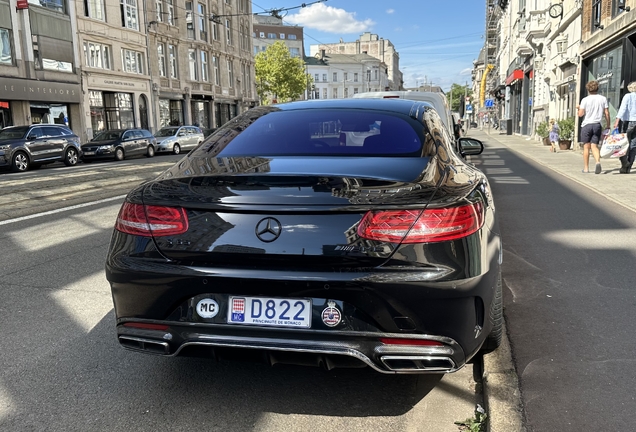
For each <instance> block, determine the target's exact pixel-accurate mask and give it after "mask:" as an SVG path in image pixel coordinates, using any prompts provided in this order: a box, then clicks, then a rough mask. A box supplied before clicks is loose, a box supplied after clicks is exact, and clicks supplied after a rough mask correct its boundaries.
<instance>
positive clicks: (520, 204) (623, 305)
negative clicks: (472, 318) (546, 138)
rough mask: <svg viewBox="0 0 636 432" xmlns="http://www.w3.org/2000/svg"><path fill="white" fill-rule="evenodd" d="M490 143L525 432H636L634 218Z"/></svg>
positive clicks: (485, 164)
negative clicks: (631, 431) (524, 416)
mask: <svg viewBox="0 0 636 432" xmlns="http://www.w3.org/2000/svg"><path fill="white" fill-rule="evenodd" d="M487 144H488V146H487V151H486V152H485V153H484V154H483V155H482V156H481V157H480V158H479V160H478V161H477V165H478V166H479V167H480V168H481V169H482V170H483V171H484V172H485V173H486V174H487V175H488V176H489V179H490V182H491V184H492V188H493V193H494V196H495V202H496V204H497V210H498V213H499V216H500V226H501V231H502V237H503V245H504V263H503V277H504V285H505V288H504V304H505V309H504V313H505V317H506V323H507V326H508V332H509V337H510V343H511V346H512V353H513V357H514V362H515V365H516V369H517V372H518V375H519V380H520V385H521V393H522V399H523V403H524V408H525V415H526V424H527V427H528V430H529V431H536V432H544V431H545V432H553V431H619V430H621V431H627V430H636V417H634V415H633V413H634V412H635V411H636V399H635V397H634V394H635V393H634V388H636V376H635V375H634V374H633V373H632V372H631V369H630V367H631V365H633V364H634V352H635V351H636V339H635V338H634V337H633V335H634V333H635V332H636V320H635V319H634V310H635V305H636V284H635V283H634V278H635V277H636V268H635V263H636V260H635V258H636V257H635V255H636V218H635V217H634V216H635V214H634V212H633V211H632V210H628V209H626V208H625V207H623V206H621V205H619V204H616V203H615V202H613V201H610V200H608V199H606V198H605V197H604V196H602V195H600V194H598V193H597V192H595V191H594V190H592V189H590V188H589V187H585V186H583V185H581V184H580V183H578V182H575V181H572V180H570V179H568V178H567V177H564V176H562V175H560V174H557V173H555V172H554V171H552V170H551V169H549V168H548V167H546V166H543V165H539V164H536V163H534V162H532V161H531V160H530V159H527V158H525V157H521V156H519V155H518V154H517V153H515V152H512V151H510V150H509V149H508V148H507V147H504V146H502V145H499V144H498V143H497V142H496V141H495V140H489V141H487ZM577 162H578V159H577ZM572 169H577V171H576V172H578V171H579V170H580V167H579V166H578V164H577V165H576V166H573V168H572ZM591 175H593V174H591ZM595 180H596V179H595ZM597 181H599V182H600V181H603V179H602V177H601V176H598V180H597ZM625 181H626V182H630V181H631V182H633V181H634V179H633V178H631V177H625Z"/></svg>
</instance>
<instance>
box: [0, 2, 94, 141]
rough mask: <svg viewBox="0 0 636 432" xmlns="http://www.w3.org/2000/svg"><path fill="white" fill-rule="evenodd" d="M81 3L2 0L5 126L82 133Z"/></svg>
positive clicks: (0, 105)
mask: <svg viewBox="0 0 636 432" xmlns="http://www.w3.org/2000/svg"><path fill="white" fill-rule="evenodd" d="M75 5H76V3H75V2H65V1H63V0H28V1H27V0H17V1H11V2H9V1H8V0H0V127H5V126H9V125H27V124H31V123H58V124H66V125H68V126H70V127H72V128H73V129H74V130H80V129H82V127H83V124H82V115H81V114H82V112H81V111H82V110H81V109H80V103H81V88H80V76H79V73H78V68H77V67H78V65H79V58H78V49H77V48H78V43H77V36H76V31H77V22H76V20H75Z"/></svg>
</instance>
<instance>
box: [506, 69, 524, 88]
mask: <svg viewBox="0 0 636 432" xmlns="http://www.w3.org/2000/svg"><path fill="white" fill-rule="evenodd" d="M520 79H523V71H522V70H521V69H515V70H513V71H512V73H511V74H510V75H508V78H506V85H510V84H512V82H513V81H517V80H520Z"/></svg>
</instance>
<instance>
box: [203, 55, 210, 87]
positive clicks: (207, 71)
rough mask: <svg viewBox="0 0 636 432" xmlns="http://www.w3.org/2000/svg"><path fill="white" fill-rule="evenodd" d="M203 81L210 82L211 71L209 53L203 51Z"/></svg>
mask: <svg viewBox="0 0 636 432" xmlns="http://www.w3.org/2000/svg"><path fill="white" fill-rule="evenodd" d="M201 81H205V82H208V81H210V69H209V65H208V53H207V52H205V51H201Z"/></svg>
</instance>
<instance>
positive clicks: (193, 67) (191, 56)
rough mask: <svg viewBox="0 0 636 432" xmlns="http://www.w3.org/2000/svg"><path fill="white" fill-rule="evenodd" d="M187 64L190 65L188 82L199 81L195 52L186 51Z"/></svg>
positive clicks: (191, 50)
mask: <svg viewBox="0 0 636 432" xmlns="http://www.w3.org/2000/svg"><path fill="white" fill-rule="evenodd" d="M188 62H189V63H190V80H191V81H197V80H198V79H199V65H198V62H197V51H196V50H193V49H189V50H188Z"/></svg>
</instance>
